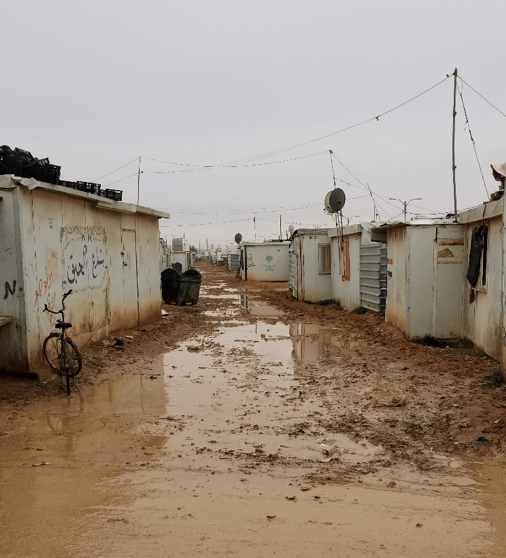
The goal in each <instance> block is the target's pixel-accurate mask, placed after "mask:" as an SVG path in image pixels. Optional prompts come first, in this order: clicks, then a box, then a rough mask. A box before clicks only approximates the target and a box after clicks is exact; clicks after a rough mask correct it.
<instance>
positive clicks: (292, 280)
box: [288, 251, 297, 298]
mask: <svg viewBox="0 0 506 558" xmlns="http://www.w3.org/2000/svg"><path fill="white" fill-rule="evenodd" d="M288 288H289V290H291V291H292V295H293V296H294V297H295V298H297V254H296V253H295V252H292V251H290V252H288Z"/></svg>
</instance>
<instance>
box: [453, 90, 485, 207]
mask: <svg viewBox="0 0 506 558" xmlns="http://www.w3.org/2000/svg"><path fill="white" fill-rule="evenodd" d="M457 90H458V92H459V96H460V100H461V102H462V108H463V109H464V116H465V117H466V123H465V126H464V129H465V128H466V127H467V129H468V130H469V137H470V138H471V143H472V144H473V149H474V154H475V156H476V161H477V163H478V168H479V169H480V174H481V179H482V180H483V186H485V192H487V197H489V193H488V188H487V184H486V182H485V177H484V176H483V171H482V169H481V164H480V158H479V157H478V152H477V151H476V142H475V141H474V137H473V133H472V132H471V124H469V117H468V116H467V110H466V105H465V104H464V85H463V83H461V84H460V87H457Z"/></svg>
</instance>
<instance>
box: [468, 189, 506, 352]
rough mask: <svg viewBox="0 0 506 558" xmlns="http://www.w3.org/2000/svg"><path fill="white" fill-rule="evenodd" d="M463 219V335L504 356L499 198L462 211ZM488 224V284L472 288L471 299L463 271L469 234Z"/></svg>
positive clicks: (502, 274)
mask: <svg viewBox="0 0 506 558" xmlns="http://www.w3.org/2000/svg"><path fill="white" fill-rule="evenodd" d="M461 218H462V220H463V221H464V222H465V254H466V260H465V261H466V265H465V267H464V278H463V282H464V301H463V330H464V335H465V336H466V337H467V338H468V339H470V340H471V341H472V342H473V343H475V344H476V345H477V346H478V347H480V348H482V349H483V350H484V351H485V352H486V353H488V354H489V355H490V356H492V357H493V358H496V359H497V360H499V361H501V359H502V358H503V336H504V333H503V327H502V323H503V314H504V313H503V305H502V304H500V302H499V301H501V300H502V298H503V287H502V283H503V278H504V261H503V238H502V233H501V229H502V227H503V215H502V200H500V201H498V202H496V203H495V204H493V203H489V204H486V205H485V206H481V207H480V208H476V209H474V210H470V211H467V212H464V213H463V214H462V215H461ZM482 224H484V225H487V226H488V231H489V232H488V249H487V284H486V287H485V288H482V287H479V289H478V290H476V291H475V300H474V302H470V293H471V286H470V284H469V282H468V281H467V279H466V278H465V274H466V272H467V264H468V261H469V252H470V247H471V235H472V229H473V227H476V226H479V225H482Z"/></svg>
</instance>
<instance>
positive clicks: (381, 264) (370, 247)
mask: <svg viewBox="0 0 506 558" xmlns="http://www.w3.org/2000/svg"><path fill="white" fill-rule="evenodd" d="M386 295H387V249H386V246H385V245H384V244H380V243H376V244H364V245H362V246H361V247H360V299H361V304H362V306H363V307H364V308H367V309H368V310H372V311H373V312H378V313H379V314H384V313H385V302H386Z"/></svg>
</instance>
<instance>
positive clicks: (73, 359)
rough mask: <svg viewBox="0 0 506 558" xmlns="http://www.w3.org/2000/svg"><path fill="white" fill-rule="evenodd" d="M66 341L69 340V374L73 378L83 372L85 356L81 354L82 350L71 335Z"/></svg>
mask: <svg viewBox="0 0 506 558" xmlns="http://www.w3.org/2000/svg"><path fill="white" fill-rule="evenodd" d="M65 341H66V342H67V358H68V363H67V367H68V371H69V376H70V377H72V378H73V377H74V376H77V375H78V374H79V372H81V368H82V366H83V357H82V356H81V351H80V350H79V349H78V347H77V345H76V344H75V343H74V341H73V340H72V339H71V338H70V337H67V338H66V339H65Z"/></svg>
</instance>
